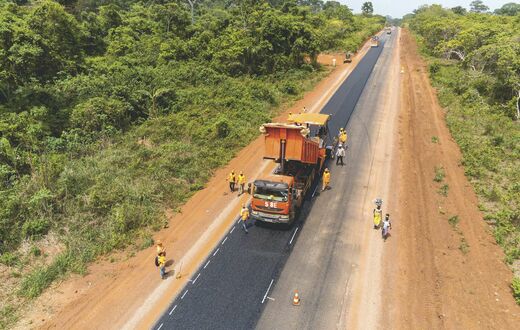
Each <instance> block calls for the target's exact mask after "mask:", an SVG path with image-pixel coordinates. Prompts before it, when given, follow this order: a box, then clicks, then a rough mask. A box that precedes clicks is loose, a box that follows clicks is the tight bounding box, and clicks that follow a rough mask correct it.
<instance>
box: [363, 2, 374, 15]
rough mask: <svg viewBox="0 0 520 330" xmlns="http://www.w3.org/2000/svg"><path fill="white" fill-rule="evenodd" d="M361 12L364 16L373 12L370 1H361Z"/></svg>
mask: <svg viewBox="0 0 520 330" xmlns="http://www.w3.org/2000/svg"><path fill="white" fill-rule="evenodd" d="M361 12H362V13H363V15H365V16H370V15H372V14H373V13H374V6H373V5H372V2H370V1H367V2H365V3H363V6H361Z"/></svg>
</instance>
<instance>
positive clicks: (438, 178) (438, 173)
mask: <svg viewBox="0 0 520 330" xmlns="http://www.w3.org/2000/svg"><path fill="white" fill-rule="evenodd" d="M444 177H446V173H445V171H444V167H442V166H435V176H434V177H433V181H435V182H442V180H444Z"/></svg>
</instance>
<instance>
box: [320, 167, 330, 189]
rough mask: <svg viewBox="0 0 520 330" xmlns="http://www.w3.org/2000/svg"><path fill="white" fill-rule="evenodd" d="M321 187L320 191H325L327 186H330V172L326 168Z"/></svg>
mask: <svg viewBox="0 0 520 330" xmlns="http://www.w3.org/2000/svg"><path fill="white" fill-rule="evenodd" d="M322 180H323V187H322V189H321V191H324V190H325V189H327V188H328V187H329V184H330V172H329V169H328V168H326V169H325V171H324V172H323V178H322Z"/></svg>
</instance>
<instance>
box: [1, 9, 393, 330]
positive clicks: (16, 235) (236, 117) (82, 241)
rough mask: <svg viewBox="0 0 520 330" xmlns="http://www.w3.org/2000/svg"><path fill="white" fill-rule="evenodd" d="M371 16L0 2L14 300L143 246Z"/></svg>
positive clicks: (374, 25)
mask: <svg viewBox="0 0 520 330" xmlns="http://www.w3.org/2000/svg"><path fill="white" fill-rule="evenodd" d="M60 3H62V4H63V3H65V4H66V7H64V6H62V5H61V4H60ZM192 9H193V10H192ZM384 21H385V19H384V18H383V17H380V16H363V15H353V14H352V12H351V11H350V9H349V8H348V7H347V6H344V5H341V4H340V3H339V2H335V1H329V2H327V3H325V4H324V3H323V2H322V1H320V0H313V1H306V0H298V1H293V0H286V1H284V0H280V1H265V0H245V1H238V0H237V1H233V0H232V1H222V0H216V1H197V2H196V4H195V6H194V7H193V8H191V7H190V6H189V5H188V3H187V2H186V1H181V0H175V1H166V0H161V1H153V2H150V1H142V2H141V1H117V0H113V1H111V0H109V1H101V0H99V1H96V0H93V1H87V2H85V1H75V0H73V1H66V2H63V1H60V2H55V1H51V0H42V1H15V2H12V1H5V0H3V1H0V31H2V33H0V241H1V244H0V253H1V257H0V262H1V263H2V264H3V265H5V266H8V267H15V266H16V267H17V269H18V270H19V271H20V273H21V274H22V275H23V276H22V279H21V282H20V288H19V290H18V293H19V294H20V295H21V296H22V297H29V298H32V297H36V296H38V295H39V294H40V293H41V292H42V290H44V289H45V288H46V287H47V286H48V285H50V283H52V281H53V280H55V279H56V278H58V277H60V276H62V275H63V274H66V273H67V272H69V271H73V272H78V273H83V272H85V271H86V264H87V263H88V262H90V261H92V260H94V259H95V258H96V257H98V256H100V255H103V254H106V253H108V252H109V251H111V250H113V249H118V248H124V247H125V246H128V245H129V244H133V245H134V246H135V247H136V248H146V247H149V246H150V245H152V244H153V240H152V239H151V232H153V231H154V230H157V229H159V228H162V227H164V226H165V223H166V219H165V216H164V213H165V212H164V211H165V209H167V208H169V209H172V210H178V208H179V207H180V206H181V205H182V204H183V203H184V202H185V201H186V200H187V199H188V198H189V197H190V196H191V195H192V194H193V193H195V192H196V191H197V190H199V189H201V188H203V187H204V185H205V184H206V182H207V180H208V179H209V178H210V176H211V175H212V172H213V170H214V169H215V168H217V167H219V166H222V165H224V164H226V163H227V162H228V161H229V160H230V159H231V158H232V157H233V156H234V154H235V153H236V152H237V151H238V150H239V149H240V148H241V147H243V146H245V145H247V143H249V142H250V141H251V140H252V139H254V138H255V137H256V136H257V135H258V126H259V125H260V124H262V123H264V122H266V121H269V120H270V119H271V118H272V117H273V116H275V115H276V114H277V113H278V112H279V111H280V109H283V108H284V106H285V105H287V104H289V103H290V102H292V101H294V100H295V99H297V98H299V97H300V96H301V95H302V93H303V92H304V91H305V90H308V89H309V88H311V87H312V86H313V85H314V84H315V83H316V82H317V81H319V80H320V79H321V78H323V77H324V76H325V75H326V74H328V72H329V71H328V70H329V69H327V68H322V67H321V66H320V65H319V64H318V63H317V56H318V54H319V53H320V52H323V51H328V50H341V51H343V52H345V51H355V50H356V49H357V48H358V47H359V46H360V44H361V43H362V42H363V41H364V40H365V39H367V38H368V37H369V36H370V35H372V34H373V33H374V32H376V31H378V30H380V29H381V28H382V27H383V25H384ZM50 234H52V235H54V236H56V237H58V239H59V244H60V246H62V247H63V248H62V249H61V248H60V249H58V252H55V255H52V256H50V258H51V259H52V260H50V261H48V260H47V261H45V262H44V261H43V260H44V259H45V260H46V258H47V254H46V253H43V254H42V253H41V250H40V248H38V245H37V243H38V242H41V241H43V240H44V239H45V238H46V237H48V236H49V235H50ZM22 242H30V244H33V245H34V249H31V251H29V252H28V253H27V255H25V256H24V255H21V253H20V251H19V250H20V248H21V244H22ZM31 246H32V245H31ZM44 251H45V250H44ZM2 267H4V266H2ZM4 294H6V293H5V292H4ZM7 314H9V313H5V309H4V310H2V315H7ZM0 322H6V321H5V317H4V316H2V320H1V321H0ZM3 324H4V323H3Z"/></svg>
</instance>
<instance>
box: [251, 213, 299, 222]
mask: <svg viewBox="0 0 520 330" xmlns="http://www.w3.org/2000/svg"><path fill="white" fill-rule="evenodd" d="M251 219H254V220H256V221H263V222H270V223H289V222H291V218H290V217H289V216H288V215H285V214H271V213H265V212H259V211H252V212H251Z"/></svg>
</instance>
